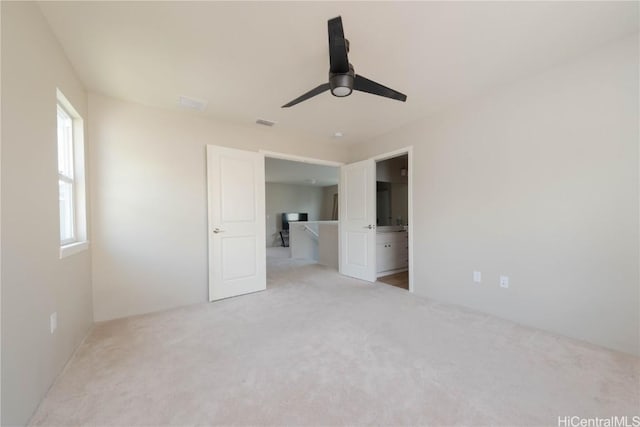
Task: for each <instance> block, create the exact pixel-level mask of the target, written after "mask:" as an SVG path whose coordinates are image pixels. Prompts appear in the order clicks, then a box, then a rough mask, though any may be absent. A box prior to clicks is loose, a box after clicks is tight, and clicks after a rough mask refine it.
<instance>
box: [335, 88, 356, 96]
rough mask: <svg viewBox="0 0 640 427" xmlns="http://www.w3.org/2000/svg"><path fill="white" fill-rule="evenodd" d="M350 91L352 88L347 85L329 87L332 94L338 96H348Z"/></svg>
mask: <svg viewBox="0 0 640 427" xmlns="http://www.w3.org/2000/svg"><path fill="white" fill-rule="evenodd" d="M351 92H353V90H352V89H351V88H350V87H347V86H338V87H334V88H333V89H331V93H332V94H333V96H337V97H339V98H342V97H344V96H349V95H351Z"/></svg>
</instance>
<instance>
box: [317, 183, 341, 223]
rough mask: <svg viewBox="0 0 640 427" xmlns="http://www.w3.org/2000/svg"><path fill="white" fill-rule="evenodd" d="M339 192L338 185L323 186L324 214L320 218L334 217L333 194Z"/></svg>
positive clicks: (328, 218)
mask: <svg viewBox="0 0 640 427" xmlns="http://www.w3.org/2000/svg"><path fill="white" fill-rule="evenodd" d="M335 194H338V186H337V185H330V186H328V187H322V214H321V215H320V220H322V221H330V220H332V219H333V218H331V217H332V215H333V196H334V195H335Z"/></svg>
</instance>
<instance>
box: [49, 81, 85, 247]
mask: <svg viewBox="0 0 640 427" xmlns="http://www.w3.org/2000/svg"><path fill="white" fill-rule="evenodd" d="M56 95H57V96H56V98H57V102H56V127H58V124H59V121H60V119H61V117H60V116H61V112H62V115H63V116H66V117H64V118H68V119H69V120H70V122H71V126H70V140H71V141H70V147H69V146H67V147H66V149H67V150H69V151H70V152H67V153H66V157H67V162H68V164H67V165H64V161H63V163H62V166H63V167H62V168H61V167H60V166H61V160H60V159H61V157H60V156H61V153H60V151H61V148H62V146H61V141H60V134H59V132H56V142H57V144H56V148H57V150H56V151H57V153H58V156H57V162H56V166H57V169H58V217H59V218H58V219H59V221H58V226H59V233H58V237H59V245H60V258H61V259H62V258H65V257H67V256H69V255H73V254H75V253H78V252H81V251H84V250H86V249H88V248H89V240H88V239H87V220H86V218H87V214H86V212H87V207H86V194H85V158H84V121H83V120H82V117H81V116H80V114H78V112H77V111H76V109H75V108H73V106H72V105H71V103H70V102H69V101H68V100H67V98H66V97H65V96H64V95H63V94H62V92H61V91H60V90H59V89H58V90H57V94H56ZM65 166H66V167H65ZM61 169H67V170H61ZM62 183H66V184H71V185H70V197H71V210H70V216H71V218H70V219H71V221H70V223H71V237H69V238H67V239H62V236H61V235H60V234H61V232H62V227H63V224H62V221H63V217H62V209H61V207H60V196H61V188H62V185H61V184H62Z"/></svg>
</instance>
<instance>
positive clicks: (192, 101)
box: [178, 96, 209, 111]
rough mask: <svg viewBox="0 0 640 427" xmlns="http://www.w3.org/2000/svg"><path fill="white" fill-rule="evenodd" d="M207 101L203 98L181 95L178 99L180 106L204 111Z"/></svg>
mask: <svg viewBox="0 0 640 427" xmlns="http://www.w3.org/2000/svg"><path fill="white" fill-rule="evenodd" d="M208 103H209V102H208V101H205V100H203V99H196V98H189V97H188V96H181V97H180V99H179V100H178V104H180V106H181V107H183V108H188V109H190V110H196V111H204V110H205V108H207V104H208Z"/></svg>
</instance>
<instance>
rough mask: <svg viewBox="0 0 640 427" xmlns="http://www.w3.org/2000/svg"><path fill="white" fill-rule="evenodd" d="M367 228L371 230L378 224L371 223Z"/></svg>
mask: <svg viewBox="0 0 640 427" xmlns="http://www.w3.org/2000/svg"><path fill="white" fill-rule="evenodd" d="M365 228H368V229H369V230H373V229H374V228H376V226H375V225H371V224H369V225H367V226H366V227H365Z"/></svg>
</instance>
